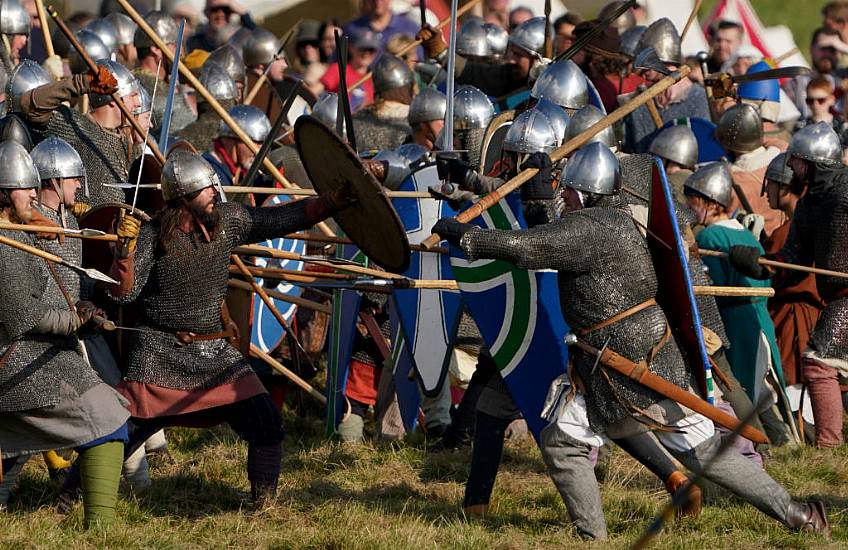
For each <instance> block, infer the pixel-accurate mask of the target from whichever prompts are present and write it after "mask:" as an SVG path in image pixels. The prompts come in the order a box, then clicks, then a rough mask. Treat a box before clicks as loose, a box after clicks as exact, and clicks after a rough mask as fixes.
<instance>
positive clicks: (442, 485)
mask: <svg viewBox="0 0 848 550" xmlns="http://www.w3.org/2000/svg"><path fill="white" fill-rule="evenodd" d="M286 420H287V422H288V425H289V427H290V431H291V432H292V434H297V435H292V437H290V438H289V440H288V441H287V442H286V449H285V457H284V464H283V477H282V480H281V483H280V491H279V493H280V494H279V499H278V501H277V503H276V504H275V505H274V506H272V507H268V508H266V509H262V510H253V509H251V507H250V505H249V504H248V501H247V499H248V490H249V484H248V481H247V477H246V474H245V471H244V464H245V456H246V447H245V446H244V444H242V443H241V442H239V441H238V440H237V438H236V437H235V436H234V434H233V433H232V432H230V430H229V429H228V428H218V429H214V430H203V431H201V430H183V429H175V430H171V431H170V432H169V439H170V442H171V448H172V453H173V454H174V457H175V458H176V459H177V464H174V465H165V464H158V465H154V466H153V468H152V477H153V486H152V488H151V489H150V490H149V491H147V492H146V493H145V494H143V495H133V494H129V493H126V492H125V493H124V494H123V496H122V499H121V501H120V503H119V509H118V513H119V521H118V523H117V524H116V525H115V526H114V527H113V528H112V529H111V530H109V531H108V532H106V533H94V532H84V531H83V530H82V529H81V525H82V509H81V506H77V507H76V508H75V510H74V512H73V513H72V514H71V515H69V516H60V515H58V514H56V513H55V512H54V511H53V509H52V506H51V504H52V499H53V493H54V490H55V488H54V486H53V484H52V483H51V482H50V481H49V479H48V477H47V475H46V470H45V469H44V466H43V463H42V461H41V460H40V459H34V460H32V461H31V462H30V464H28V465H27V468H26V470H25V471H24V473H23V475H22V478H21V481H20V483H19V486H18V489H17V491H16V493H15V494H14V496H13V501H12V503H11V506H10V509H9V511H8V512H6V513H5V514H2V515H0V547H2V548H16V549H18V548H22V549H23V548H48V547H49V548H51V549H54V550H55V549H57V548H64V549H70V548H93V547H97V548H103V547H108V548H153V547H155V548H180V549H184V548H225V547H241V548H367V549H371V548H386V549H391V550H399V549H405V548H469V549H470V548H474V549H479V548H504V549H507V548H508V549H512V548H554V547H567V546H571V545H578V544H579V545H582V544H583V543H582V542H581V541H580V540H579V539H578V538H577V536H576V534H575V532H574V530H573V529H572V528H571V527H570V525H569V522H568V520H567V516H566V512H565V507H564V506H563V504H562V501H561V499H560V497H559V495H558V494H557V492H556V490H555V488H554V486H553V483H552V482H551V481H550V479H549V478H548V477H547V475H546V473H545V470H544V465H543V463H542V461H541V458H540V456H539V452H538V450H537V449H536V448H535V444H534V443H533V442H532V441H530V440H524V441H519V442H511V443H509V444H508V447H507V450H506V453H505V459H504V463H503V466H502V468H501V472H500V474H499V476H498V480H497V484H496V487H495V493H494V496H493V502H492V508H491V515H490V517H489V518H488V519H487V520H485V521H482V522H480V521H466V520H465V519H464V518H463V516H462V514H461V511H460V503H461V500H462V494H463V487H464V480H465V476H466V475H467V471H468V466H469V455H470V453H469V452H468V451H467V450H466V451H459V452H448V453H442V454H437V455H429V454H427V453H425V452H424V450H423V441H421V439H420V437H417V436H413V438H412V440H411V441H407V442H404V443H393V444H389V443H369V444H364V445H359V446H344V445H340V444H337V443H332V442H327V441H325V440H324V439H322V438H321V437H320V436H319V435H318V434H319V433H320V423H319V422H318V421H308V420H303V419H301V418H298V417H296V416H293V415H287V419H286ZM767 467H768V470H769V471H770V472H771V473H772V474H773V475H774V476H775V477H776V478H777V479H778V480H779V481H781V482H782V483H784V484H785V485H786V487H787V488H788V489H789V491H790V492H791V493H792V494H793V495H795V496H798V497H801V498H810V497H818V498H823V499H824V500H825V501H826V502H827V504H828V509H829V515H830V521H831V524H832V526H833V531H834V536H833V541H832V542H829V543H828V542H827V541H825V540H824V539H822V538H821V537H816V536H812V535H804V534H796V533H791V532H789V531H787V530H786V529H784V528H783V527H782V526H780V525H779V524H778V523H777V522H775V521H773V520H771V519H769V518H768V517H766V516H765V515H763V514H762V513H760V512H758V511H757V510H755V509H754V508H753V507H751V506H749V505H747V504H744V503H742V502H741V501H739V500H738V499H735V498H733V497H731V496H729V495H728V494H726V493H724V492H721V491H720V490H719V489H717V488H715V487H707V488H705V504H706V505H705V507H704V511H703V513H702V515H701V516H700V517H699V518H697V519H694V520H692V519H688V520H683V521H678V522H676V523H674V524H673V525H671V526H670V527H669V528H668V529H666V530H665V531H664V532H663V533H662V535H661V536H660V537H659V538H658V539H657V541H656V542H655V544H654V547H655V548H675V549H676V548H692V549H696V548H697V549H702V548H746V549H747V548H840V547H842V548H844V547H846V546H848V516H846V511H845V509H846V507H848V450H846V449H845V448H842V449H837V450H829V451H819V450H815V449H809V448H807V449H781V450H777V451H775V452H774V453H773V455H772V457H771V458H770V459H769V460H768V463H767ZM602 493H603V497H604V508H605V512H606V516H607V523H608V525H609V529H610V534H611V540H610V542H608V543H605V544H595V545H592V546H594V547H599V548H625V547H628V546H629V545H630V544H631V543H632V542H633V541H634V540H635V539H636V538H638V536H639V535H640V533H641V532H642V530H643V529H644V528H645V526H647V525H648V523H649V522H650V521H651V519H652V518H653V517H654V515H655V514H656V513H658V511H659V510H660V509H661V508H662V506H663V505H664V504H665V503H666V502H667V495H666V493H665V491H664V490H663V488H662V487H661V486H660V484H659V483H658V482H657V481H656V479H655V478H653V477H652V476H651V475H650V474H648V473H647V472H646V471H645V470H644V469H643V468H641V467H640V466H639V465H638V464H636V463H635V462H633V461H632V460H630V459H629V458H628V457H627V456H626V455H624V453H622V452H620V451H617V452H615V453H614V454H613V455H612V459H611V460H610V462H609V468H608V470H607V473H606V477H605V478H604V482H603V485H602Z"/></svg>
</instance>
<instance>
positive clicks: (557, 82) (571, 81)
mask: <svg viewBox="0 0 848 550" xmlns="http://www.w3.org/2000/svg"><path fill="white" fill-rule="evenodd" d="M530 95H531V96H533V97H535V98H536V99H547V100H548V101H552V102H553V103H556V104H557V105H559V106H560V107H563V108H565V109H580V108H581V107H583V106H585V105H586V104H588V103H589V84H588V83H587V81H586V75H585V74H583V71H581V70H580V67H578V66H577V64H576V63H575V62H574V61H571V60H570V59H565V60H562V61H557V62H556V63H552V64H550V65H548V67H547V68H546V69H545V70H544V71H543V72H542V74H541V75H539V78H538V79H537V80H536V83H535V84H533V90H531V92H530Z"/></svg>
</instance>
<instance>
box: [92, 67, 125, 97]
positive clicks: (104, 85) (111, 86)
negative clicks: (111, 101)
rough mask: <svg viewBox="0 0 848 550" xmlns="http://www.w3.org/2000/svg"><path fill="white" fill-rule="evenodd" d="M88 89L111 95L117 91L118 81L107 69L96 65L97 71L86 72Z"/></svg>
mask: <svg viewBox="0 0 848 550" xmlns="http://www.w3.org/2000/svg"><path fill="white" fill-rule="evenodd" d="M88 91H89V93H92V94H98V95H112V94H114V93H115V92H117V91H118V81H117V80H115V77H114V76H112V73H111V72H109V69H107V68H106V67H102V66H100V65H98V66H97V72H96V73H95V72H92V71H89V72H88Z"/></svg>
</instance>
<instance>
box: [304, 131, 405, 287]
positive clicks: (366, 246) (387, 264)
mask: <svg viewBox="0 0 848 550" xmlns="http://www.w3.org/2000/svg"><path fill="white" fill-rule="evenodd" d="M312 129H315V130H316V131H317V132H319V133H320V134H321V135H323V136H325V137H327V139H328V140H330V141H329V143H333V144H334V145H335V146H336V149H337V151H338V152H340V153H341V155H340V156H339V157H338V158H333V159H330V158H328V156H327V155H328V154H329V153H330V151H329V150H328V149H327V148H322V149H323V150H322V156H321V158H320V159H316V160H319V161H320V163H321V165H322V169H323V168H324V167H326V166H328V165H331V166H334V167H335V166H339V165H340V164H341V163H347V164H348V165H349V167H350V168H351V175H356V176H357V178H356V179H352V180H349V181H351V182H354V183H358V189H357V193H358V194H359V196H360V200H369V201H370V203H371V204H372V205H380V207H381V208H380V209H379V210H377V211H374V210H373V209H372V211H369V212H363V210H362V209H361V208H360V207H358V205H354V206H353V207H351V208H348V209H346V210H344V211H342V212H339V213H337V214H336V215H334V216H333V218H334V219H335V220H336V223H338V224H339V226H340V227H341V228H342V230H343V231H344V232H345V234H346V235H347V237H349V238H350V239H351V240H352V241H353V242H354V243H355V244H356V246H358V247H359V249H360V250H362V252H363V253H364V254H365V255H366V256H368V257H369V258H371V259H372V260H374V262H376V263H377V264H378V265H379V266H380V267H382V268H383V269H387V270H389V271H392V272H395V273H400V272H403V271H406V270H407V268H409V262H410V248H409V240H408V239H407V236H406V231H405V230H404V227H403V223H401V221H400V217H399V216H398V214H397V212H395V209H394V207H393V206H392V203H391V201H390V200H389V198H388V197H387V196H386V193H385V190H384V189H383V186H382V185H380V184H379V183H378V182H377V180H376V179H374V176H372V175H371V174H370V173H369V172H368V171H367V170H365V168H364V167H363V166H362V162H361V161H360V159H359V156H358V155H357V154H356V152H354V150H353V149H351V148H350V146H349V145H348V144H346V143H344V142H343V141H342V140H341V139H339V137H338V136H337V135H336V134H335V132H333V131H332V130H331V129H330V128H328V127H327V126H326V125H325V124H324V123H322V122H321V121H319V120H318V119H316V118H314V117H312V116H309V115H307V116H301V117H299V118H298V119H297V121H296V122H295V126H294V134H295V143H296V144H297V153H298V155H299V156H300V161H301V162H302V163H303V167H304V169H305V170H306V173H307V175H308V176H309V179H310V181H312V185H313V187H314V188H315V190H316V191H317V192H318V194H319V195H320V194H324V193H327V192H330V191H333V190H334V189H336V188H337V186H336V185H335V182H330V181H327V180H326V179H324V178H320V177H316V176H317V173H316V170H317V168H318V166H317V164H316V165H312V164H311V157H310V154H308V153H307V152H306V151H305V150H304V143H303V142H304V140H303V134H304V133H305V132H309V131H311V130H312ZM329 160H332V162H331V163H329V164H328V161H329ZM363 193H368V195H367V196H365V195H363ZM375 216H380V218H381V219H379V220H377V222H376V223H375ZM375 231H376V232H379V237H380V238H379V239H378V240H376V241H375V240H374V238H373V237H374V236H375ZM392 233H394V235H392ZM369 236H370V237H371V238H370V239H369ZM392 242H394V245H395V246H397V247H398V250H391V247H386V246H382V245H383V244H386V243H392ZM381 251H388V252H389V254H391V255H392V256H394V255H399V256H400V258H387V257H386V255H385V254H381Z"/></svg>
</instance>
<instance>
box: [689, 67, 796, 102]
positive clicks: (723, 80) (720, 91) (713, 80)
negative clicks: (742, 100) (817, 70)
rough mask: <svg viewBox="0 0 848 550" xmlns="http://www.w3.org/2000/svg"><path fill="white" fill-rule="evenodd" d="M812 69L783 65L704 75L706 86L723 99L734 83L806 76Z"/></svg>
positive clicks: (717, 97) (716, 96) (715, 95)
mask: <svg viewBox="0 0 848 550" xmlns="http://www.w3.org/2000/svg"><path fill="white" fill-rule="evenodd" d="M811 72H812V71H810V69H808V68H807V67H781V68H779V69H771V70H769V71H761V72H758V73H751V74H738V75H730V74H727V73H713V74H710V75H708V74H705V75H704V86H706V87H708V88H712V90H713V96H714V97H715V98H716V99H721V98H723V97H726V96H727V95H729V93H730V91H731V90H732V89H733V85H734V84H742V83H744V82H756V81H759V80H773V79H778V78H793V77H796V76H806V75H809V74H811Z"/></svg>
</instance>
